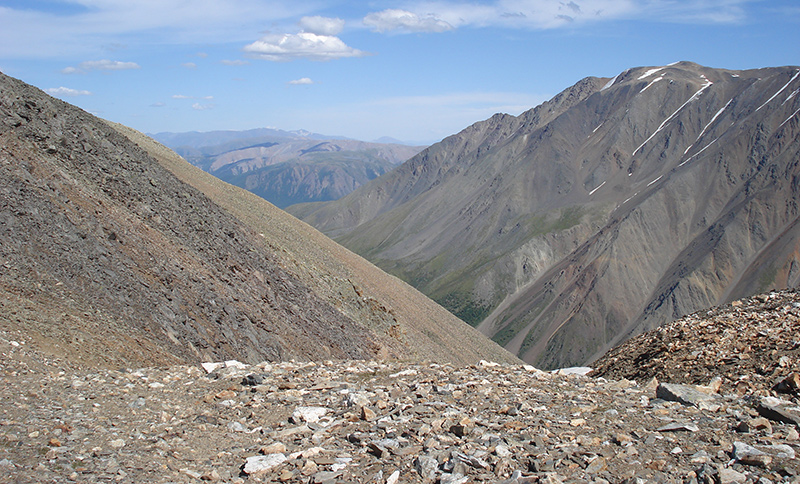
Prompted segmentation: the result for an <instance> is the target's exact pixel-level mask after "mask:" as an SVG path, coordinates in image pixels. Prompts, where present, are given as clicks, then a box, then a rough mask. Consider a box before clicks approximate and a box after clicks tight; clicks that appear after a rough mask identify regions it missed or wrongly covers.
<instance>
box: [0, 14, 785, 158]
mask: <svg viewBox="0 0 800 484" xmlns="http://www.w3.org/2000/svg"><path fill="white" fill-rule="evenodd" d="M680 60H689V61H693V62H697V63H700V64H703V65H707V66H711V67H723V68H730V69H747V68H756V67H766V66H783V65H798V64H800V1H797V0H695V1H687V0H566V1H565V0H561V1H559V0H475V1H472V2H455V1H450V0H440V1H408V2H405V1H383V0H374V1H363V2H353V1H349V2H339V1H303V0H269V1H266V0H265V1H262V0H226V1H221V0H44V1H36V0H10V1H8V0H0V71H2V72H4V73H6V74H8V75H11V76H13V77H17V78H19V79H22V80H24V81H26V82H28V83H30V84H33V85H35V86H37V87H39V88H42V89H44V90H46V91H47V92H49V93H51V94H53V95H55V96H57V97H60V98H62V99H64V100H66V101H68V102H70V103H72V104H75V105H77V106H79V107H81V108H83V109H85V110H87V111H89V112H92V113H94V114H96V115H98V116H101V117H103V118H106V119H110V120H112V121H117V122H120V123H123V124H126V125H128V126H131V127H133V128H136V129H139V130H141V131H144V132H149V133H155V132H160V131H174V132H183V131H209V130H216V129H232V130H241V129H250V128H258V127H277V128H281V129H286V130H295V129H306V130H310V131H314V132H318V133H323V134H328V135H343V136H348V137H352V138H356V139H362V140H374V139H377V138H379V137H382V136H391V137H394V138H398V139H401V140H405V141H411V142H425V143H430V142H434V141H437V140H439V139H441V138H443V137H445V136H448V135H450V134H453V133H456V132H458V131H460V130H461V129H463V128H465V127H467V126H469V125H470V124H472V123H474V122H476V121H479V120H482V119H486V118H488V117H489V116H491V115H492V114H494V113H496V112H505V113H510V114H514V115H517V114H519V113H521V112H523V111H525V110H527V109H530V108H531V107H534V106H535V105H537V104H539V103H541V102H542V101H545V100H547V99H549V98H550V97H552V96H553V95H555V94H557V93H558V92H560V91H561V90H563V89H565V88H567V87H569V86H571V85H572V84H574V83H575V82H577V81H578V80H580V79H581V78H584V77H587V76H598V77H613V76H615V75H616V74H618V73H619V72H621V71H623V70H625V69H627V68H629V67H635V66H659V65H664V64H668V63H671V62H676V61H680Z"/></svg>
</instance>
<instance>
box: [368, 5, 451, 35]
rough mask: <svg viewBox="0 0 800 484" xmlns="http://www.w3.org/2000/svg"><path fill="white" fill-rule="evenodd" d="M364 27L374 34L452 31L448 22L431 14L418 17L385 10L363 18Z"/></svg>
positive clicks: (404, 11)
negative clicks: (397, 31)
mask: <svg viewBox="0 0 800 484" xmlns="http://www.w3.org/2000/svg"><path fill="white" fill-rule="evenodd" d="M364 25H367V26H368V27H372V30H374V31H376V32H390V31H393V30H399V31H403V32H445V31H447V30H453V26H452V25H450V24H449V23H448V22H445V21H444V20H442V19H440V18H437V17H436V16H435V15H433V14H427V15H418V14H416V13H413V12H409V11H408V10H399V9H393V8H390V9H387V10H383V11H381V12H373V13H370V14H369V15H367V16H366V17H364Z"/></svg>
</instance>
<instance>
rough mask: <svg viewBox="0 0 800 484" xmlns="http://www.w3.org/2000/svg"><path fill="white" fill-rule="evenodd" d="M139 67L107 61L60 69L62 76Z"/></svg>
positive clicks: (127, 63)
mask: <svg viewBox="0 0 800 484" xmlns="http://www.w3.org/2000/svg"><path fill="white" fill-rule="evenodd" d="M140 68H141V66H140V65H139V64H137V63H135V62H122V61H112V60H109V59H103V60H96V61H85V62H81V63H80V64H78V67H74V66H69V67H65V68H63V69H61V73H62V74H84V73H86V72H88V71H124V70H129V69H140Z"/></svg>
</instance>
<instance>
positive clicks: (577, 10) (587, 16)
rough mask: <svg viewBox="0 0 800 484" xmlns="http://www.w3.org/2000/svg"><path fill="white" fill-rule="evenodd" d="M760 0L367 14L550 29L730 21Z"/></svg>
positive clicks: (406, 24) (415, 28) (380, 27)
mask: <svg viewBox="0 0 800 484" xmlns="http://www.w3.org/2000/svg"><path fill="white" fill-rule="evenodd" d="M754 1H757V0H703V1H696V0H671V1H661V2H657V1H651V0H561V1H554V0H494V1H492V2H487V3H477V2H476V3H466V2H456V1H447V0H445V1H419V2H415V3H410V4H407V6H406V9H405V10H397V9H388V10H383V11H380V12H373V13H370V14H369V15H367V16H366V17H364V20H363V22H364V24H366V25H367V26H369V27H372V29H373V30H375V31H377V32H392V31H400V32H442V31H444V30H449V29H452V28H458V27H467V26H469V27H504V28H523V29H552V28H558V27H564V26H568V25H570V26H574V25H579V24H583V23H591V22H601V21H610V20H618V19H629V20H654V21H667V22H679V23H710V24H714V23H732V22H738V21H741V20H742V19H744V17H745V12H744V9H743V6H744V5H746V4H747V3H752V2H754Z"/></svg>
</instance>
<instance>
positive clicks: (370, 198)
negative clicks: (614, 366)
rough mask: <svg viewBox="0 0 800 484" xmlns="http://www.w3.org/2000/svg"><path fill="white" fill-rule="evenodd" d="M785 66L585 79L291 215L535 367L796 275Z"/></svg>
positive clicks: (792, 280)
mask: <svg viewBox="0 0 800 484" xmlns="http://www.w3.org/2000/svg"><path fill="white" fill-rule="evenodd" d="M799 89H800V70H798V68H797V67H783V68H768V69H758V70H749V71H729V70H724V69H711V68H706V67H702V66H699V65H697V64H692V63H688V62H682V63H678V64H674V65H670V66H663V67H656V68H646V67H640V68H634V69H629V70H627V71H625V72H623V73H621V74H620V75H618V76H617V77H615V78H614V79H597V78H587V79H584V80H582V81H580V82H579V83H577V84H576V85H575V86H572V87H570V88H569V89H567V90H565V91H564V92H562V93H561V94H559V95H558V96H556V97H555V98H553V99H552V100H550V101H548V102H546V103H544V104H542V105H540V106H538V107H536V108H534V109H532V110H530V111H528V112H526V113H523V114H522V115H520V116H518V117H513V116H507V115H496V116H494V117H492V118H491V119H489V120H486V121H483V122H480V123H476V124H475V125H473V126H471V127H469V128H467V129H465V130H464V131H462V132H461V133H458V134H457V135H454V136H451V137H450V138H447V139H446V140H444V141H442V142H441V143H438V144H436V145H434V146H432V147H430V148H429V149H427V150H425V151H423V152H422V153H420V154H419V155H418V156H416V157H414V158H412V159H411V160H409V161H408V162H407V163H405V164H404V165H402V166H401V167H400V168H398V169H396V170H394V171H393V172H391V173H389V174H388V175H386V176H384V177H380V178H378V179H377V180H374V181H373V182H371V183H370V184H368V185H365V186H364V187H362V188H361V189H359V190H356V191H355V192H353V193H352V194H350V195H348V196H347V197H344V198H343V199H341V200H339V201H336V202H332V203H329V204H323V205H300V206H297V207H292V208H290V211H291V212H292V213H295V214H297V215H298V216H301V217H302V218H303V219H304V220H306V221H308V222H309V223H311V224H313V225H315V226H316V227H318V228H320V229H321V230H323V231H324V232H325V233H328V234H330V235H331V236H334V237H335V238H336V239H337V240H339V241H340V242H342V243H343V244H344V245H345V246H347V247H349V248H351V249H353V250H355V251H357V252H359V253H361V254H363V255H365V256H366V257H368V258H369V259H370V260H372V261H373V262H375V263H376V264H378V265H379V266H380V267H383V268H385V269H387V270H389V271H390V272H392V273H395V274H397V275H399V276H401V277H403V278H404V279H406V280H408V281H410V282H411V283H412V284H413V285H415V287H418V288H419V289H420V290H422V291H423V292H425V293H426V294H428V295H429V296H431V297H433V298H434V299H435V300H437V301H439V302H440V303H442V304H443V305H445V307H447V308H449V309H450V310H452V311H453V312H454V313H455V314H457V315H459V316H461V317H462V319H465V320H467V321H468V322H470V323H471V324H475V325H477V326H478V327H479V329H481V330H482V331H483V332H484V333H485V334H487V335H490V336H492V337H493V338H494V339H495V341H497V342H499V343H500V344H502V345H504V346H505V347H506V348H507V349H509V350H510V351H512V352H514V353H516V354H517V355H519V356H520V357H522V358H523V359H524V360H525V361H528V362H531V363H533V364H535V365H536V366H539V367H543V368H552V367H559V366H568V365H571V364H582V363H585V362H587V361H591V360H592V359H593V358H595V357H597V356H599V355H600V354H602V353H603V351H605V350H606V349H608V348H609V347H611V346H613V345H614V344H616V343H618V342H620V341H623V340H624V339H625V338H628V337H629V336H631V335H634V334H637V333H640V332H642V331H644V330H646V329H649V328H653V327H656V326H658V325H660V324H663V323H665V322H667V321H670V320H674V319H676V318H678V317H680V316H682V315H685V314H688V313H690V312H692V311H695V310H697V309H699V308H702V307H708V306H713V305H715V304H719V303H722V302H724V301H730V300H733V299H736V298H739V297H742V296H745V295H748V294H753V293H754V292H757V291H759V290H766V289H770V288H773V287H774V288H780V287H787V286H794V285H796V284H797V283H798V280H799V278H800V273H798V270H797V269H798V265H797V262H798V252H799V251H800V247H798V241H800V238H799V237H798V235H800V232H798V230H799V229H800V227H798V223H797V217H798V207H797V196H798V188H800V185H799V184H798V180H800V178H798V175H800V170H799V169H798V161H799V160H800V115H798V113H800V96H798V90H799Z"/></svg>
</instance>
